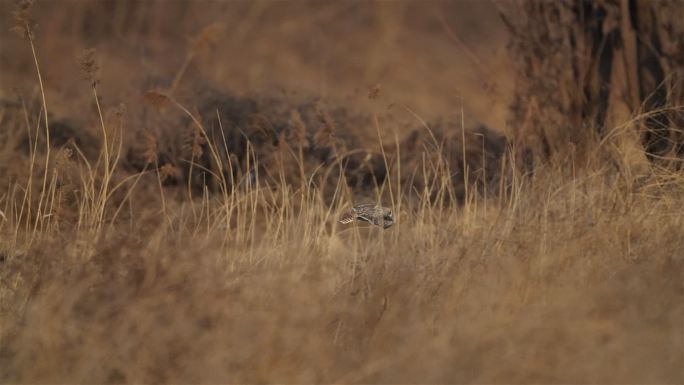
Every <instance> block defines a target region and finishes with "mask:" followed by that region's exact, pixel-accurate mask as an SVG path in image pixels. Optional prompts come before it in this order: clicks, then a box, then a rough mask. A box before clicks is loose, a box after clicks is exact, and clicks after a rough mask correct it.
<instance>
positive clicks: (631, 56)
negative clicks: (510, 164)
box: [501, 0, 684, 163]
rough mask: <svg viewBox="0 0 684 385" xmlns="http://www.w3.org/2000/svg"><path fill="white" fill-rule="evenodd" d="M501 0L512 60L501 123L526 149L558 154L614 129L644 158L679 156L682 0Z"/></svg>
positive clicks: (683, 140) (683, 142)
mask: <svg viewBox="0 0 684 385" xmlns="http://www.w3.org/2000/svg"><path fill="white" fill-rule="evenodd" d="M506 5H508V8H506V9H502V12H501V15H502V17H503V19H504V22H505V23H506V24H507V25H508V27H509V29H510V31H511V33H512V38H511V41H510V44H509V50H510V53H511V57H512V59H513V61H514V64H515V66H516V69H517V79H516V90H517V92H516V95H515V96H514V101H513V104H512V106H511V110H512V115H511V118H512V119H511V122H510V126H511V128H512V129H513V134H514V136H515V140H516V142H517V143H518V144H520V145H521V146H522V147H524V148H526V149H528V151H529V152H530V153H531V154H532V155H533V156H534V158H540V157H541V158H550V157H555V156H558V155H560V156H566V155H567V153H568V151H569V150H570V151H581V150H583V149H586V147H587V144H588V143H590V142H591V139H596V138H605V137H606V136H610V137H611V138H612V137H614V136H616V135H615V134H616V133H618V134H619V135H618V136H620V137H621V139H620V140H621V142H622V143H627V142H630V141H631V145H632V146H638V147H639V148H640V149H642V150H643V151H641V152H642V154H645V155H646V156H647V157H648V158H649V159H650V160H652V161H654V160H658V161H662V160H663V159H666V160H669V161H674V159H676V158H681V157H682V155H684V135H682V130H683V129H684V117H683V116H684V112H683V111H682V106H684V91H683V88H684V3H683V2H681V1H676V0H673V1H647V0H612V1H610V0H603V1H586V0H566V1H554V2H550V1H537V0H524V1H521V2H518V3H515V4H513V5H511V4H510V3H508V4H506ZM627 126H628V127H629V130H619V128H623V127H627ZM616 129H618V131H615V130H616ZM627 131H630V132H627ZM674 162H675V163H677V161H674Z"/></svg>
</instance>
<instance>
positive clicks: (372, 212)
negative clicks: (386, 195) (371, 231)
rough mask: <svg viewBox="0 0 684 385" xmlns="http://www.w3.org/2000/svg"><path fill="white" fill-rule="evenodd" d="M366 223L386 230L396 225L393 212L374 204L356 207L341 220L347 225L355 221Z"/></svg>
mask: <svg viewBox="0 0 684 385" xmlns="http://www.w3.org/2000/svg"><path fill="white" fill-rule="evenodd" d="M355 220H356V221H364V222H368V223H370V224H372V225H375V226H380V227H382V228H383V229H386V228H388V227H390V226H392V225H393V224H394V216H393V215H392V210H391V209H389V208H387V207H382V206H377V205H374V204H361V205H356V206H354V207H352V208H351V210H349V212H347V213H346V214H344V215H343V216H342V217H341V218H340V223H343V224H347V223H351V222H353V221H355Z"/></svg>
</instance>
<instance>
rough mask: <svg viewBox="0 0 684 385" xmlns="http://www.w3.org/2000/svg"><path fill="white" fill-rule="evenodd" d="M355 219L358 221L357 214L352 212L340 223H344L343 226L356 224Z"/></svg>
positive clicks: (341, 219) (342, 218) (345, 215)
mask: <svg viewBox="0 0 684 385" xmlns="http://www.w3.org/2000/svg"><path fill="white" fill-rule="evenodd" d="M354 219H356V214H355V213H354V212H352V211H350V212H348V213H346V214H344V215H343V216H342V217H341V218H340V223H343V224H345V225H346V224H347V223H352V222H354Z"/></svg>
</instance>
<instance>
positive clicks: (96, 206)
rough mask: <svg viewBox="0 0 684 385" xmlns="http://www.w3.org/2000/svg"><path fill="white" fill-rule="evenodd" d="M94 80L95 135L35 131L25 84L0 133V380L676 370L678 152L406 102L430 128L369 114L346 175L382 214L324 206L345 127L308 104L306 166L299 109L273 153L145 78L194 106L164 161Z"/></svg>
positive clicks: (340, 167) (632, 379)
mask: <svg viewBox="0 0 684 385" xmlns="http://www.w3.org/2000/svg"><path fill="white" fill-rule="evenodd" d="M189 57H191V56H189ZM84 59H85V60H84V61H83V64H88V63H90V64H91V65H84V67H86V68H90V69H93V68H94V66H93V65H94V64H95V62H94V60H95V59H94V58H93V57H85V58H84ZM188 60H192V59H188ZM183 71H185V70H184V69H182V70H181V71H179V73H181V74H182V72H183ZM86 72H87V73H88V71H86ZM91 72H93V71H91ZM93 73H94V72H93ZM91 74H92V73H91ZM181 77H182V76H181V75H178V76H177V77H176V78H175V79H177V80H176V81H174V82H173V84H174V86H173V87H171V88H174V87H175V86H177V85H178V84H179V83H180V79H181ZM98 87H106V85H101V84H98V82H97V81H94V78H92V79H90V80H89V84H85V85H84V91H83V92H88V93H91V94H93V99H94V101H93V103H95V107H96V108H95V109H93V111H89V112H87V113H92V114H93V115H94V119H96V121H98V122H99V124H100V126H99V127H98V129H99V130H100V139H99V148H98V153H97V154H96V155H95V157H90V156H88V155H87V154H86V151H85V150H84V149H81V148H80V147H79V146H78V144H76V143H74V142H70V143H68V145H65V146H64V148H62V149H60V151H54V149H53V150H52V151H50V150H49V148H50V147H49V146H50V144H49V142H48V140H47V138H49V137H50V133H49V128H48V126H47V121H46V122H45V124H44V127H43V123H42V119H38V120H36V119H35V116H36V115H37V114H36V111H31V110H30V108H29V107H26V106H24V107H22V108H21V110H22V111H23V115H24V116H27V117H28V118H26V119H23V120H22V119H20V118H21V117H22V114H19V115H16V116H15V118H13V119H16V120H17V121H15V122H13V123H14V124H17V125H18V126H25V129H26V130H27V132H28V133H30V134H29V135H28V137H29V139H30V140H29V143H30V146H29V148H30V149H31V150H30V151H29V153H28V154H26V153H24V152H21V151H18V150H16V147H13V146H8V147H7V148H4V149H3V152H2V153H0V155H2V157H3V161H6V160H11V161H12V162H14V163H13V167H6V166H5V169H6V170H13V171H15V172H16V175H18V176H21V177H16V178H15V177H14V175H11V178H9V181H8V182H7V183H6V184H5V185H4V186H6V189H5V191H1V192H0V210H1V212H2V215H1V216H0V235H1V237H0V256H1V257H2V259H0V309H1V311H0V380H1V381H2V382H4V383H38V382H41V383H42V382H45V383H48V382H50V383H57V382H58V383H72V382H93V383H124V382H128V383H151V382H179V383H217V382H220V383H229V382H230V383H234V382H250V383H253V382H309V383H311V382H317V383H323V382H325V383H329V382H330V383H332V382H336V383H415V382H426V383H428V382H429V383H432V382H434V383H437V382H440V383H445V382H446V383H455V382H459V383H460V382H474V383H513V382H516V383H522V382H524V383H531V382H534V383H569V382H573V383H579V382H582V383H585V382H592V383H596V382H601V383H677V382H681V381H682V379H684V371H683V370H682V368H683V367H684V365H682V364H683V363H684V330H683V327H682V319H684V287H683V284H682V282H683V280H682V276H684V274H683V273H684V256H683V254H682V250H684V236H683V230H682V229H684V205H682V202H683V201H684V189H683V188H684V177H682V175H681V173H677V172H675V171H672V170H669V169H666V168H658V167H657V166H652V167H651V168H649V169H648V170H647V172H643V170H640V172H639V173H635V172H632V170H631V169H630V168H629V167H630V164H629V163H625V162H621V161H620V160H621V159H622V154H621V153H620V152H619V151H620V150H619V149H616V148H615V147H613V146H611V143H612V142H610V141H600V142H599V141H597V142H594V143H592V146H591V148H590V149H589V150H587V152H586V154H587V156H586V158H585V159H582V161H581V162H577V164H581V165H582V167H579V166H578V167H574V165H575V163H574V162H573V161H572V159H565V160H563V161H562V162H559V163H552V162H549V163H543V164H537V165H536V166H535V169H533V170H527V169H526V168H524V167H520V166H521V165H519V164H516V159H519V157H518V156H516V154H515V153H513V150H512V149H509V150H506V151H504V152H503V153H496V152H495V153H493V152H492V151H490V149H489V148H485V147H486V146H488V143H485V140H484V136H486V135H487V134H485V133H478V132H476V133H475V134H477V135H475V134H473V133H471V132H469V131H467V130H466V127H465V123H464V122H463V121H461V125H460V127H459V130H458V131H457V132H456V134H454V133H453V132H450V131H449V130H448V129H447V130H446V132H444V133H440V132H439V130H437V127H435V126H433V125H431V124H429V123H426V122H424V121H422V123H420V124H417V125H418V126H420V127H419V131H420V132H423V133H424V135H425V136H427V139H426V140H424V141H421V142H419V144H420V145H417V146H413V147H407V146H402V145H401V144H400V142H399V140H398V139H396V140H395V141H394V142H393V143H392V142H385V141H383V139H382V134H381V132H382V131H384V130H385V127H383V123H382V121H381V120H380V119H378V118H377V116H374V117H372V118H371V120H372V121H373V123H374V125H373V128H374V129H376V131H377V137H378V138H377V141H378V143H377V147H378V148H379V149H380V151H379V152H380V157H381V160H382V164H383V165H384V170H385V172H386V174H385V175H384V178H382V179H375V183H370V184H369V185H370V187H368V186H367V187H366V188H367V191H366V192H365V195H364V196H365V197H366V198H367V199H370V200H376V201H383V202H385V204H388V205H392V206H393V211H394V213H395V214H396V215H397V224H396V225H395V226H393V227H392V228H390V229H389V230H382V229H379V228H375V227H367V226H363V225H354V226H349V227H343V226H342V225H340V224H338V223H337V220H336V219H337V215H338V213H339V212H341V211H343V210H344V209H346V208H347V207H348V205H349V204H350V203H351V202H352V201H353V200H355V199H356V198H357V197H358V195H356V193H357V192H356V191H355V190H354V189H355V188H356V187H350V183H349V181H348V179H347V174H345V172H344V162H342V161H341V159H342V158H343V157H344V156H345V155H344V154H346V152H348V151H353V150H354V149H353V148H352V149H349V148H345V147H344V146H345V145H347V146H348V144H346V142H344V140H342V139H341V138H339V137H337V134H336V131H335V128H334V126H335V121H334V119H333V118H331V115H330V114H329V113H327V112H325V110H324V109H322V107H321V108H320V109H319V110H320V111H319V112H318V113H317V115H318V116H317V118H318V119H319V120H321V121H322V122H323V126H322V128H321V129H319V130H318V131H316V134H318V135H314V137H313V138H311V139H312V140H313V141H317V142H321V141H325V142H326V146H325V147H326V148H328V150H326V151H325V153H324V155H325V157H324V161H323V160H322V161H320V162H319V164H318V165H317V166H316V167H314V168H310V164H309V163H307V162H312V160H311V159H313V158H311V157H309V158H307V156H309V155H306V154H308V153H307V151H308V150H306V148H308V147H309V146H310V145H312V144H311V143H309V136H310V135H309V133H308V132H307V129H306V128H302V127H304V123H303V121H304V119H302V117H301V116H300V117H299V118H298V117H297V115H296V114H289V115H288V116H289V118H290V120H291V123H292V130H291V131H283V132H280V133H279V134H280V135H279V136H278V138H279V140H278V143H281V142H280V140H281V139H282V146H278V145H273V146H274V147H264V148H266V150H267V151H268V152H272V153H273V154H275V155H273V156H271V157H269V158H268V159H264V157H263V156H262V155H261V154H262V152H263V151H265V150H264V148H261V147H258V146H256V145H255V144H254V143H253V142H252V141H250V140H247V141H246V144H245V148H244V154H242V156H241V157H240V158H239V159H238V157H237V156H231V145H232V144H231V143H229V139H227V138H226V137H225V136H221V135H222V134H223V133H224V132H226V131H225V130H224V127H223V125H224V124H227V122H223V121H222V118H221V113H220V111H216V120H215V121H214V120H212V121H213V122H214V123H215V124H216V126H215V127H218V128H219V129H218V130H217V131H210V130H209V129H208V127H209V126H208V124H209V122H207V121H206V120H205V119H204V118H202V117H201V116H200V114H198V113H197V111H193V108H191V107H187V106H186V105H185V104H184V103H183V102H182V101H180V100H178V99H176V98H175V97H174V96H173V95H172V93H170V92H168V93H164V92H155V93H152V94H148V96H149V97H150V98H152V99H154V100H155V101H156V102H158V103H159V104H163V105H164V106H166V108H167V109H169V110H170V109H173V110H175V111H176V112H179V113H181V114H183V115H184V116H185V117H186V118H187V119H188V120H189V123H190V129H191V130H192V131H191V132H192V135H193V136H192V141H191V147H190V159H189V162H188V163H187V164H184V165H183V166H182V167H184V169H183V170H180V168H181V165H175V164H173V163H172V162H167V163H165V164H164V165H161V164H160V159H159V158H160V156H159V155H160V152H159V150H158V149H157V147H158V141H159V140H161V139H163V138H157V137H154V136H149V137H147V139H146V140H145V141H144V142H141V143H136V144H135V145H139V146H140V148H144V150H140V153H139V154H138V155H140V156H141V158H144V159H145V161H144V166H143V167H142V168H141V169H135V168H133V170H131V169H126V167H124V163H125V162H123V161H122V160H121V159H122V158H123V154H124V150H123V148H124V146H131V148H137V147H135V146H133V144H126V143H124V139H123V135H122V130H123V129H122V127H123V122H124V120H125V119H124V118H123V116H124V115H125V112H124V111H123V110H119V114H118V115H117V114H116V113H114V114H111V116H110V115H108V114H107V113H106V111H107V106H101V100H100V98H99V97H98ZM43 114H44V115H40V117H44V116H47V112H46V111H44V112H43ZM4 116H5V115H3V119H5V118H4ZM8 116H9V115H8ZM462 116H463V114H461V117H462ZM416 118H420V116H418V115H417V114H416ZM640 118H641V117H639V116H637V117H634V119H635V120H636V119H640ZM417 120H418V119H417ZM3 122H6V121H3ZM262 123H263V122H262ZM258 126H259V127H264V126H268V124H266V123H263V124H261V123H260V124H259V125H258ZM46 131H47V132H46ZM5 134H6V135H7V136H8V137H9V138H11V137H12V136H13V135H17V134H16V133H6V132H5V133H3V135H5ZM215 134H218V135H215ZM287 134H289V135H290V137H291V138H293V139H291V142H289V141H288V140H287ZM374 134H375V133H374ZM452 134H453V135H452ZM624 134H625V133H624V131H623V130H621V129H620V127H618V128H616V129H615V130H614V132H613V135H612V136H611V137H613V136H614V137H619V136H620V135H624ZM471 135H472V136H474V137H475V139H470V138H469V136H471ZM478 135H479V136H478ZM40 136H43V138H42V139H40V138H39V137H40ZM459 137H460V139H459ZM248 138H249V136H248ZM324 139H325V140H324ZM414 139H415V138H414ZM480 139H481V141H480ZM459 140H460V141H459ZM267 142H268V141H265V143H267ZM290 143H293V144H290ZM480 146H481V147H480ZM41 147H43V148H41ZM288 148H289V149H288ZM330 148H332V150H331V149H330ZM492 148H496V146H492ZM407 151H409V152H407ZM311 154H319V153H317V152H315V151H313V150H312V151H311ZM162 155H164V154H162ZM233 155H234V154H233ZM492 156H493V157H494V158H493V159H492ZM199 157H203V161H202V162H200V161H199V160H197V159H195V158H199ZM480 159H483V160H482V161H480ZM185 160H188V159H185ZM233 162H240V167H234V165H233ZM289 162H294V163H289ZM491 162H496V167H494V168H493V169H492V168H491ZM262 163H268V166H267V167H262V166H263V164H262ZM4 164H7V163H4ZM288 164H294V167H288V166H286V165H288ZM407 169H408V170H409V172H407V171H406V170H407ZM262 170H267V171H268V173H269V175H268V176H266V175H261V174H259V173H260V172H262ZM492 170H501V171H500V172H498V173H497V174H496V175H497V176H496V178H494V179H492V180H490V179H489V178H491V177H492V175H491V174H492V173H493V172H494V171H492ZM293 173H294V174H296V175H298V177H297V178H292V174H293ZM192 175H201V176H202V178H210V179H211V180H212V182H211V183H199V184H193V183H194V182H193V177H192ZM488 176H489V178H488ZM43 178H47V182H45V183H43ZM170 179H178V180H181V182H179V183H177V184H173V183H168V181H169V180H170ZM418 182H419V183H418ZM3 183H5V182H3ZM41 185H45V186H46V187H44V188H42V189H40V191H41V194H40V196H39V197H36V196H28V193H27V192H28V191H38V190H32V189H33V188H39V187H40V186H41ZM31 186H33V187H31ZM36 186H38V187H36ZM351 186H354V185H353V184H351ZM38 207H40V209H38ZM27 213H40V215H39V216H36V215H38V214H35V215H31V214H27ZM36 223H38V224H39V225H36ZM41 223H43V225H40V224H41ZM34 229H37V230H34Z"/></svg>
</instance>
